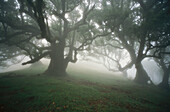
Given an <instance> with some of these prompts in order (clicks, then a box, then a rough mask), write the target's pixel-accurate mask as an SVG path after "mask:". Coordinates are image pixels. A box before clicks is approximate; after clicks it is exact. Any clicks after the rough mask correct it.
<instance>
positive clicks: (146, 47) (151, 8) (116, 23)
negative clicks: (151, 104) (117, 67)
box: [98, 0, 170, 84]
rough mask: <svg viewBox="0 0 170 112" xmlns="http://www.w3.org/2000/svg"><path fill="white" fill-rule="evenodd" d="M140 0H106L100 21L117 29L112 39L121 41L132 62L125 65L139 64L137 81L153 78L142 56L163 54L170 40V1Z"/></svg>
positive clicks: (145, 82) (107, 26)
mask: <svg viewBox="0 0 170 112" xmlns="http://www.w3.org/2000/svg"><path fill="white" fill-rule="evenodd" d="M137 1H138V2H135V1H131V0H120V1H116V0H112V1H111V0H103V3H102V6H103V9H101V14H104V16H103V18H101V19H99V20H98V24H100V25H101V26H102V27H104V28H107V29H108V30H111V31H112V32H113V33H112V34H114V36H112V37H111V38H110V40H109V41H115V42H118V43H119V48H124V49H126V50H127V51H128V53H129V55H130V58H131V62H130V63H128V64H127V66H125V67H123V68H124V69H125V68H126V69H127V68H129V67H131V66H132V65H133V64H135V67H136V69H137V72H136V77H135V82H138V83H141V84H147V82H148V81H149V80H150V78H149V76H148V75H147V72H146V71H145V69H144V68H143V65H142V63H141V62H142V60H143V59H145V58H146V57H154V58H160V55H161V53H160V51H161V49H163V48H166V47H167V46H169V44H170V43H169V42H170V41H169V39H170V38H169V30H168V29H169V19H168V18H169V16H167V10H168V9H167V4H168V1H164V2H160V1H157V0H153V1H145V2H144V1H142V0H137ZM108 12H109V13H108ZM158 18H159V19H158ZM112 46H115V45H114V44H113V45H112ZM153 51H154V52H153Z"/></svg>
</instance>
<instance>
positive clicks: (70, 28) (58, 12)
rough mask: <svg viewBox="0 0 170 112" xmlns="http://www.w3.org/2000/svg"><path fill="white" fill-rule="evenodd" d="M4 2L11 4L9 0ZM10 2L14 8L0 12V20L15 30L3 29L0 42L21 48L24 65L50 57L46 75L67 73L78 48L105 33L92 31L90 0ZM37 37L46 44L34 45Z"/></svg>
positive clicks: (91, 4)
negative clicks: (24, 59)
mask: <svg viewBox="0 0 170 112" xmlns="http://www.w3.org/2000/svg"><path fill="white" fill-rule="evenodd" d="M3 4H7V5H8V6H9V7H11V5H10V1H3ZM13 4H14V5H13V7H14V8H13V9H12V10H13V11H11V10H8V9H7V7H6V8H5V9H4V10H5V11H4V12H5V13H6V14H5V15H3V14H2V15H1V17H0V22H1V24H5V25H6V26H8V27H10V30H12V31H13V32H14V33H11V34H10V31H9V30H7V31H5V28H3V29H2V30H3V31H5V32H6V33H4V35H3V37H2V38H1V40H0V41H1V42H0V43H5V44H6V45H9V42H10V43H11V45H15V46H17V47H18V48H20V49H21V50H23V51H24V53H25V55H28V56H29V57H30V59H31V60H30V61H28V62H25V63H23V65H26V64H30V63H34V62H37V61H39V60H40V59H42V58H44V57H48V58H50V59H51V61H50V64H49V67H48V69H47V70H46V72H45V73H46V74H48V75H64V74H66V68H67V65H68V63H69V62H76V61H77V54H78V51H82V50H86V49H87V47H88V45H90V44H91V43H92V41H93V40H94V39H95V38H97V37H100V36H102V35H105V34H103V32H101V34H98V35H93V34H92V31H93V29H94V28H95V27H94V24H93V22H90V18H88V16H89V14H90V13H92V11H93V9H94V8H95V5H94V3H93V2H92V1H90V0H89V1H88V2H87V1H82V0H50V1H46V0H36V1H34V0H16V1H13ZM10 14H11V15H10ZM12 15H16V16H14V17H13V16H12ZM10 19H12V21H11V20H10ZM9 34H10V35H9ZM16 39H17V40H18V41H17V42H16V43H15V41H16ZM37 39H38V40H41V39H45V40H46V41H47V42H48V45H46V46H42V45H41V46H40V45H37V44H36V42H35V41H36V40H37Z"/></svg>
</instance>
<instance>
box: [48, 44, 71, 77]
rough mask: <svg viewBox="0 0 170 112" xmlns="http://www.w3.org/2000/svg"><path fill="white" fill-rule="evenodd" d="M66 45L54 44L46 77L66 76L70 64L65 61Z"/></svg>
mask: <svg viewBox="0 0 170 112" xmlns="http://www.w3.org/2000/svg"><path fill="white" fill-rule="evenodd" d="M64 46H65V44H64V43H57V44H56V43H52V44H51V54H50V58H51V61H50V64H49V66H48V69H47V70H46V72H45V74H46V75H51V76H65V75H66V68H67V65H68V63H66V62H65V61H64Z"/></svg>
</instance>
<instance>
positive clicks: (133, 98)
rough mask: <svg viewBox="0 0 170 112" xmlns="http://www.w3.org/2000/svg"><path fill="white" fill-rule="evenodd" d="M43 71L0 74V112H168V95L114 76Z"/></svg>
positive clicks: (89, 72) (86, 72)
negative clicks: (54, 75) (62, 74)
mask: <svg viewBox="0 0 170 112" xmlns="http://www.w3.org/2000/svg"><path fill="white" fill-rule="evenodd" d="M44 69H45V68H39V69H37V68H36V69H35V68H28V69H24V70H19V71H14V72H12V73H1V74H0V112H169V110H170V92H168V91H166V90H162V89H160V88H157V87H153V86H143V85H138V84H135V83H133V82H132V81H130V80H127V79H126V78H123V77H121V76H118V75H113V74H104V73H100V72H98V71H95V70H86V69H84V70H80V69H78V68H70V69H69V70H68V76H67V77H48V76H43V75H38V74H39V73H41V72H42V70H44Z"/></svg>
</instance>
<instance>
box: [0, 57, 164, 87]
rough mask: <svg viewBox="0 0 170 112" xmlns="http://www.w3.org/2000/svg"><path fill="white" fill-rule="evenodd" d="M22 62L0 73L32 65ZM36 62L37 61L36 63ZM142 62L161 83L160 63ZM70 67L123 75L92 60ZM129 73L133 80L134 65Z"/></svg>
mask: <svg viewBox="0 0 170 112" xmlns="http://www.w3.org/2000/svg"><path fill="white" fill-rule="evenodd" d="M27 60H29V58H25V59H24V60H23V61H22V62H25V61H27ZM22 62H21V63H18V64H15V65H12V66H10V67H8V68H1V69H0V73H3V72H9V71H11V72H12V71H15V70H20V69H25V68H28V67H30V65H31V64H28V65H24V66H23V65H22ZM41 62H42V63H43V64H44V65H45V66H48V64H49V62H50V60H49V59H41ZM35 64H36V63H35ZM142 64H143V65H144V68H145V70H146V71H147V73H148V75H149V77H150V78H151V80H152V81H153V83H154V84H156V85H157V84H159V83H160V82H161V81H162V76H163V71H162V70H161V69H160V68H159V67H158V65H157V64H156V62H154V60H151V59H150V60H149V59H144V60H143V61H142ZM70 67H73V68H78V69H85V70H93V71H97V72H101V73H103V75H106V74H113V75H120V76H122V74H121V73H119V72H114V73H113V72H111V71H108V70H107V69H106V68H105V67H104V66H103V65H102V64H98V63H95V62H92V61H85V60H80V61H78V62H77V63H69V65H68V69H69V68H70ZM127 73H128V79H131V80H133V79H134V78H135V74H136V69H135V67H134V66H133V67H132V68H131V69H129V70H127Z"/></svg>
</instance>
